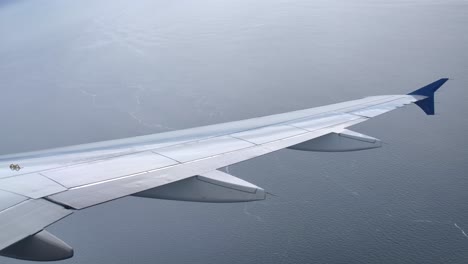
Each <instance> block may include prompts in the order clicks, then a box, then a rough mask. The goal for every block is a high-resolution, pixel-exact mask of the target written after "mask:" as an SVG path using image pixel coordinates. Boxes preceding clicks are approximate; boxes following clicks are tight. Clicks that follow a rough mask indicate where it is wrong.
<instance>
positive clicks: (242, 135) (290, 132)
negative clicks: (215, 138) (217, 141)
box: [230, 125, 308, 144]
mask: <svg viewBox="0 0 468 264" xmlns="http://www.w3.org/2000/svg"><path fill="white" fill-rule="evenodd" d="M307 132H308V131H307V130H304V129H301V128H297V127H293V126H288V125H273V126H267V127H261V128H257V129H253V130H248V131H243V132H239V133H235V134H231V135H230V136H232V137H235V138H239V139H242V140H246V141H249V142H251V143H254V144H264V143H267V142H272V141H275V140H279V139H283V138H288V137H292V136H296V135H300V134H304V133H307Z"/></svg>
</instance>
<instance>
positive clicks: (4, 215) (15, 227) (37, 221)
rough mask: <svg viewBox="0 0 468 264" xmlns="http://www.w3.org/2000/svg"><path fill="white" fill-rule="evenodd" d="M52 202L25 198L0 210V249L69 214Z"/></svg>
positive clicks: (68, 211) (69, 212)
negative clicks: (0, 237)
mask: <svg viewBox="0 0 468 264" xmlns="http://www.w3.org/2000/svg"><path fill="white" fill-rule="evenodd" d="M72 212H73V211H70V210H66V209H64V208H63V207H61V206H59V205H56V204H54V203H51V202H48V201H45V200H43V199H39V200H27V201H24V202H22V203H20V204H17V205H15V206H13V207H10V208H8V209H6V210H5V211H2V212H0V234H1V236H2V239H0V250H1V249H4V248H6V247H8V246H9V245H11V244H13V243H15V242H18V241H20V240H21V239H23V238H25V237H28V236H30V235H33V234H35V233H37V232H39V231H41V230H42V229H44V228H45V227H47V226H49V225H51V224H53V223H55V222H56V221H58V220H60V219H62V218H64V217H65V216H67V215H69V214H71V213H72Z"/></svg>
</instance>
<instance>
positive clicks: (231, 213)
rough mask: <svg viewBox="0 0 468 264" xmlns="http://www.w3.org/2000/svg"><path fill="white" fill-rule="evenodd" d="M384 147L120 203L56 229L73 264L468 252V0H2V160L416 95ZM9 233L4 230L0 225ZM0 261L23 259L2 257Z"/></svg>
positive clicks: (390, 126)
mask: <svg viewBox="0 0 468 264" xmlns="http://www.w3.org/2000/svg"><path fill="white" fill-rule="evenodd" d="M442 77H449V78H451V80H450V81H449V82H447V84H446V85H445V86H444V87H442V89H441V90H440V92H439V93H438V94H437V97H436V111H437V115H435V116H426V115H424V113H423V112H422V111H420V109H418V108H417V107H416V106H409V107H406V108H405V109H398V110H396V111H393V112H391V113H389V114H386V115H383V116H379V117H377V118H375V119H372V120H371V121H369V122H365V123H362V124H359V125H357V126H355V127H353V128H352V129H354V130H356V131H358V132H361V133H364V134H368V135H370V136H374V137H377V138H380V139H382V140H383V141H384V142H385V144H384V147H383V148H380V149H376V150H369V151H362V152H352V153H319V152H300V151H293V150H282V151H279V152H276V153H273V154H270V155H267V156H263V157H260V158H257V159H254V160H250V161H248V162H244V163H241V164H237V165H233V166H229V167H228V168H227V170H228V171H229V172H230V173H232V174H233V175H236V176H238V177H240V178H243V179H245V180H247V181H250V182H252V183H254V184H257V185H259V186H261V187H263V188H265V189H266V190H267V191H268V192H271V193H273V194H274V195H275V196H269V197H268V198H267V199H266V200H265V201H261V202H252V203H238V204H203V203H190V202H177V201H164V200H152V199H143V198H134V197H130V198H123V199H120V200H117V201H114V202H110V203H107V204H103V205H100V206H96V207H92V208H90V209H87V210H83V211H79V212H76V213H75V214H73V215H72V216H70V217H68V218H66V219H64V220H63V221H60V222H58V223H56V224H54V225H52V226H50V227H49V228H48V230H49V231H50V232H51V233H53V234H55V235H56V236H58V237H60V238H61V239H63V240H64V241H66V242H67V243H69V244H70V245H71V246H73V247H74V249H75V256H74V258H72V259H70V260H66V261H63V262H59V263H64V264H68V263H70V264H71V263H73V264H85V263H86V264H88V263H93V264H107V263H113V264H127V263H138V264H155V263H164V264H171V263H177V264H178V263H190V264H196V263H226V264H231V263H232V264H234V263H246V264H248V263H268V264H273V263H389V264H394V263H426V264H429V263H460V264H461V263H468V174H467V171H468V140H467V138H468V104H467V102H468V1H466V0H443V1H442V0H411V1H410V0H408V1H403V0H289V1H285V0H256V1H251V0H249V1H248V0H198V1H195V0H180V1H169V0H138V1H122V0H85V1H72V0H42V1H33V0H29V1H27V0H19V1H12V0H3V1H0V122H1V125H0V128H1V129H0V154H8V153H15V152H23V151H30V150H39V149H46V148H53V147H60V146H66V145H75V144H82V143H88V142H95V141H101V140H109V139H117V138H125V137H133V136H138V135H145V134H152V133H159V132H165V131H171V130H176V129H183V128H190V127H195V126H202V125H208V124H214V123H219V122H227V121H234V120H240V119H245V118H250V117H256V116H263V115H269V114H275V113H281V112H286V111H292V110H298V109H304V108H310V107H315V106H320V105H325V104H330V103H336V102H340V101H346V100H352V99H358V98H362V97H365V96H370V95H382V94H405V93H408V92H410V91H412V90H415V89H417V88H419V87H421V86H423V85H425V84H427V83H430V82H432V81H435V80H437V79H439V78H442ZM0 235H1V234H0ZM0 263H2V264H19V263H26V262H23V261H18V260H13V259H8V258H3V257H0Z"/></svg>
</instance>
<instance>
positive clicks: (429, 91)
mask: <svg viewBox="0 0 468 264" xmlns="http://www.w3.org/2000/svg"><path fill="white" fill-rule="evenodd" d="M448 80H449V78H441V79H439V80H437V81H435V82H433V83H430V84H428V85H426V86H424V87H422V88H419V89H417V90H416V91H414V92H411V93H409V94H408V95H421V96H425V97H426V98H424V99H420V100H419V101H417V102H415V103H416V105H418V106H419V107H420V108H421V109H422V110H423V111H424V113H426V115H434V114H435V109H434V93H435V92H436V91H437V90H438V89H439V88H440V87H441V86H442V85H444V83H445V82H447V81H448Z"/></svg>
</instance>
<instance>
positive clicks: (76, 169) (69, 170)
mask: <svg viewBox="0 0 468 264" xmlns="http://www.w3.org/2000/svg"><path fill="white" fill-rule="evenodd" d="M175 164H177V162H176V161H174V160H172V159H169V158H167V157H163V156H161V155H159V154H156V153H153V152H151V151H145V152H141V153H135V154H131V155H125V156H119V157H116V158H111V159H107V160H103V161H96V162H91V163H86V164H80V165H76V166H71V167H66V168H61V169H56V170H51V171H45V172H43V173H42V174H43V175H45V176H47V177H48V178H51V179H53V180H54V181H57V182H59V183H60V184H62V185H64V186H66V187H69V188H70V187H76V186H80V185H85V184H90V183H94V182H99V181H105V180H109V179H112V178H118V177H122V176H125V175H130V174H135V173H139V172H145V171H149V170H154V169H158V168H163V167H167V166H171V165H175Z"/></svg>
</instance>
